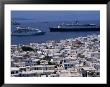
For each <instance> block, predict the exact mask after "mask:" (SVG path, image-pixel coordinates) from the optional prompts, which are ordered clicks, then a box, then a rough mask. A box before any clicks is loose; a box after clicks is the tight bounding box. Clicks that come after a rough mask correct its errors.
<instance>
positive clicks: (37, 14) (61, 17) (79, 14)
mask: <svg viewBox="0 0 110 87" xmlns="http://www.w3.org/2000/svg"><path fill="white" fill-rule="evenodd" d="M11 18H21V19H35V20H37V21H73V20H74V19H78V20H100V11H12V12H11Z"/></svg>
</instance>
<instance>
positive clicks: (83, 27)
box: [49, 21, 100, 32]
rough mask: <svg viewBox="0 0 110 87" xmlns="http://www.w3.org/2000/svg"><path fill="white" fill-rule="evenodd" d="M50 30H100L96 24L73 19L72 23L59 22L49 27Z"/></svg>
mask: <svg viewBox="0 0 110 87" xmlns="http://www.w3.org/2000/svg"><path fill="white" fill-rule="evenodd" d="M49 29H50V32H65V31H70V32H71V31H100V26H99V25H96V24H79V23H78V21H75V23H74V24H64V23H62V24H60V25H58V26H57V27H49Z"/></svg>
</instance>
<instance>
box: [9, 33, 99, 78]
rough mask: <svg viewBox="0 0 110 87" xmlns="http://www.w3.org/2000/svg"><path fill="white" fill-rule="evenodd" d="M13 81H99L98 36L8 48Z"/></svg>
mask: <svg viewBox="0 0 110 87" xmlns="http://www.w3.org/2000/svg"><path fill="white" fill-rule="evenodd" d="M11 76H12V77H100V35H88V36H86V37H77V38H69V39H65V40H50V41H47V42H45V43H30V44H29V45H21V44H20V45H11Z"/></svg>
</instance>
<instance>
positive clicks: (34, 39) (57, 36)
mask: <svg viewBox="0 0 110 87" xmlns="http://www.w3.org/2000/svg"><path fill="white" fill-rule="evenodd" d="M15 21H17V22H19V23H20V25H12V26H11V31H14V30H15V29H16V27H17V26H20V27H34V28H38V29H40V30H41V31H44V32H46V33H45V34H44V35H36V36H11V44H12V45H15V44H16V45H18V44H29V43H45V42H46V41H49V40H62V39H68V38H76V37H80V36H87V35H93V34H96V35H97V34H100V31H88V32H85V31H84V32H82V31H81V32H50V30H49V27H54V26H57V25H58V24H61V23H66V24H71V23H72V21H59V22H57V21H54V22H53V21H44V22H38V21H37V20H15ZM79 23H81V24H89V23H91V24H98V25H99V21H79Z"/></svg>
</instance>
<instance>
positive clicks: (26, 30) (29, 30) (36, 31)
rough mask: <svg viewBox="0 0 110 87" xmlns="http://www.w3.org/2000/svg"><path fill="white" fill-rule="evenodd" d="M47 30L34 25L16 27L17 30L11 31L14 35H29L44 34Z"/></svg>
mask: <svg viewBox="0 0 110 87" xmlns="http://www.w3.org/2000/svg"><path fill="white" fill-rule="evenodd" d="M44 34H45V32H43V31H41V30H39V29H37V28H32V27H24V28H22V27H16V30H15V31H13V32H12V33H11V35H13V36H29V35H44Z"/></svg>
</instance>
